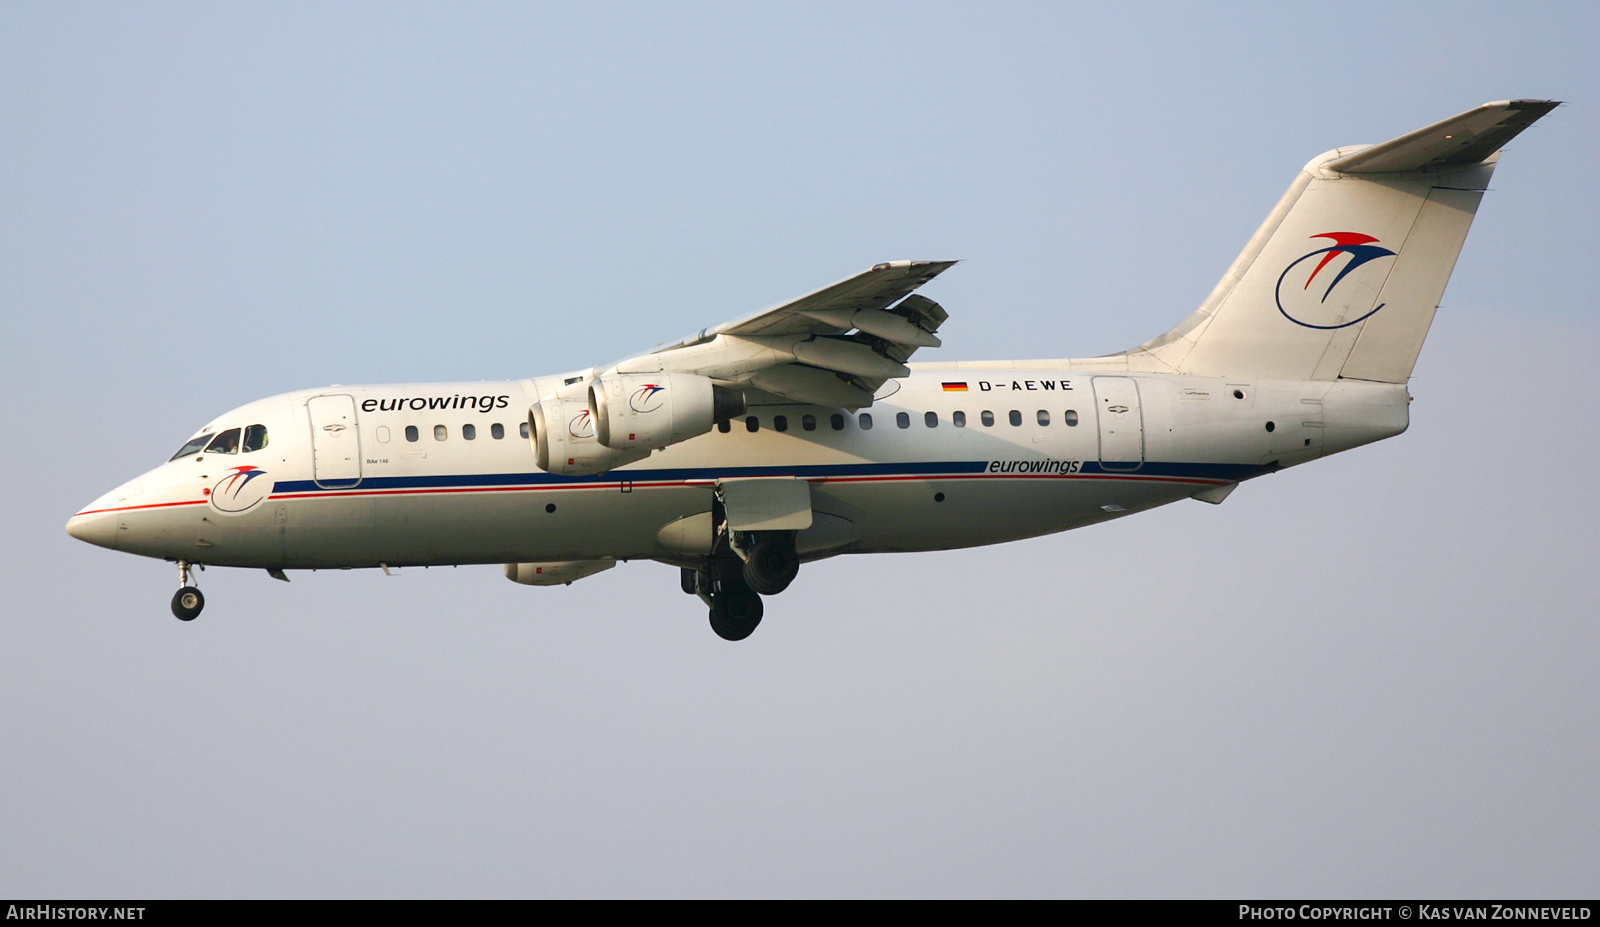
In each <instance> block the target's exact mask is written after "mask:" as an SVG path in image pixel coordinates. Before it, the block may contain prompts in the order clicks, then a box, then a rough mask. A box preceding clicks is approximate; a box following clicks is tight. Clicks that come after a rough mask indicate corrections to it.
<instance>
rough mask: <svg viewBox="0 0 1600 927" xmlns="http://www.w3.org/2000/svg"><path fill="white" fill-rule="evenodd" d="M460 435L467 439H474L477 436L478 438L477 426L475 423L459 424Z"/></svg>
mask: <svg viewBox="0 0 1600 927" xmlns="http://www.w3.org/2000/svg"><path fill="white" fill-rule="evenodd" d="M461 437H462V438H464V439H466V440H468V441H476V440H477V438H478V426H476V425H462V426H461Z"/></svg>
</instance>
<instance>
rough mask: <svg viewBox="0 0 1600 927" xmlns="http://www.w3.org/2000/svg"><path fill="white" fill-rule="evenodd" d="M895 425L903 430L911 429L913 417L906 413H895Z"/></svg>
mask: <svg viewBox="0 0 1600 927" xmlns="http://www.w3.org/2000/svg"><path fill="white" fill-rule="evenodd" d="M894 423H895V424H896V425H899V426H900V427H901V428H910V427H911V416H910V415H908V414H906V413H904V412H897V413H895V417H894Z"/></svg>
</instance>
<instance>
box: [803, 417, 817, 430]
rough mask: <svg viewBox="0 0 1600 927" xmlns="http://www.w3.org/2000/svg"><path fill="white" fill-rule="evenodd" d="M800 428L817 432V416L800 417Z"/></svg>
mask: <svg viewBox="0 0 1600 927" xmlns="http://www.w3.org/2000/svg"><path fill="white" fill-rule="evenodd" d="M800 427H801V428H804V429H805V430H806V431H816V430H817V417H816V416H815V415H802V416H800Z"/></svg>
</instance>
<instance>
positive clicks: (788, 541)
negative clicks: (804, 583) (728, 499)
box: [682, 531, 800, 641]
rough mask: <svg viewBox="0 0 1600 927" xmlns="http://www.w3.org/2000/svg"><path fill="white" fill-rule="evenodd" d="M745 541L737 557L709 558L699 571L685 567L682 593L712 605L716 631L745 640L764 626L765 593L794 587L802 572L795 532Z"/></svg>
mask: <svg viewBox="0 0 1600 927" xmlns="http://www.w3.org/2000/svg"><path fill="white" fill-rule="evenodd" d="M740 540H741V541H745V542H746V543H745V544H742V545H741V548H740V551H739V553H738V554H737V555H734V554H724V555H722V556H715V557H711V558H708V559H707V560H706V562H705V563H704V564H703V565H702V566H701V567H700V568H699V569H692V568H688V567H685V568H684V569H683V577H682V584H683V591H684V592H686V593H689V594H690V595H698V596H699V597H700V598H701V600H702V601H704V602H705V603H706V604H707V605H709V606H710V607H711V614H710V618H711V630H713V631H715V632H716V633H717V636H718V637H720V638H722V639H723V640H728V641H742V640H744V639H745V638H747V637H749V636H750V635H751V633H752V632H754V631H755V629H756V626H757V625H759V624H761V616H762V614H763V612H764V611H765V607H764V606H763V604H762V602H761V597H762V596H763V595H777V594H778V593H780V592H782V591H783V590H785V589H787V588H789V584H790V583H791V582H794V578H795V575H796V574H797V573H799V572H800V556H799V554H797V553H796V552H795V549H794V532H792V531H774V532H768V533H765V534H761V535H756V536H754V537H748V538H740Z"/></svg>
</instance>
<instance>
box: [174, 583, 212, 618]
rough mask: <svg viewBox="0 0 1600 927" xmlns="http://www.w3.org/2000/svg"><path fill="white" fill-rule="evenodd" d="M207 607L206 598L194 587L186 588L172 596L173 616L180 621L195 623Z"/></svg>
mask: <svg viewBox="0 0 1600 927" xmlns="http://www.w3.org/2000/svg"><path fill="white" fill-rule="evenodd" d="M205 607H206V597H205V596H204V595H202V594H201V593H200V590H199V589H196V588H195V587H193V586H184V587H183V588H182V589H179V590H178V591H177V592H176V593H175V594H174V595H173V596H172V614H173V615H175V616H176V617H177V619H178V620H179V621H193V620H195V619H196V618H199V617H200V610H201V609H202V608H205Z"/></svg>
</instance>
